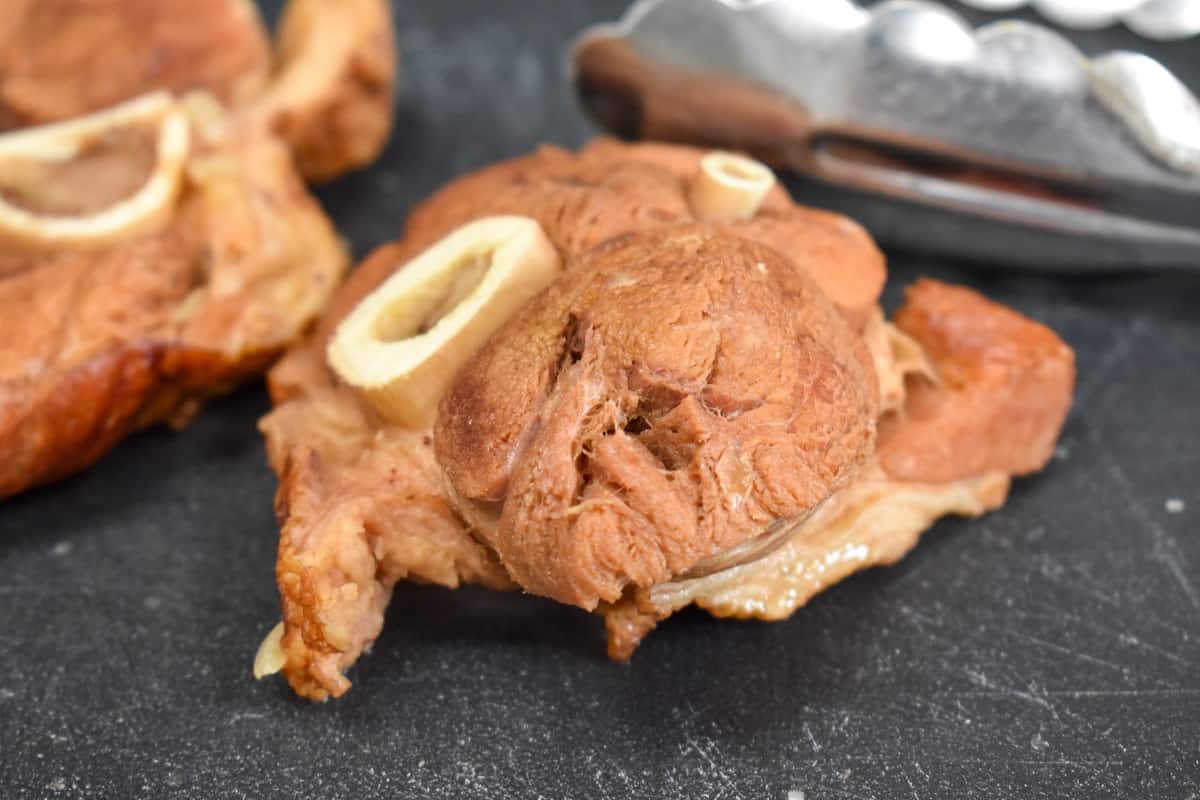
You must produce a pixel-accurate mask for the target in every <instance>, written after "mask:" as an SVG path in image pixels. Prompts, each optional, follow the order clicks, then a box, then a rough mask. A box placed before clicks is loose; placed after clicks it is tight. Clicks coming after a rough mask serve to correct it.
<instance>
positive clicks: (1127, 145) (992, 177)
mask: <svg viewBox="0 0 1200 800" xmlns="http://www.w3.org/2000/svg"><path fill="white" fill-rule="evenodd" d="M572 66H573V68H572V70H571V78H572V81H573V83H574V86H575V88H576V91H577V93H578V96H579V98H580V100H581V102H582V103H583V105H584V107H585V108H586V109H587V110H588V111H589V112H590V113H591V114H592V116H594V117H595V118H596V119H597V120H598V121H599V122H600V123H601V124H602V125H603V126H604V127H606V128H607V129H609V130H610V131H612V132H613V133H616V134H618V135H621V136H624V137H626V138H649V139H658V140H665V141H679V142H689V143H693V144H699V145H703V146H709V147H720V148H730V149H738V150H744V151H747V152H749V153H752V154H754V155H756V156H757V157H759V158H761V159H763V160H765V161H767V162H769V163H772V164H774V165H776V166H780V167H785V168H790V169H793V170H795V171H797V172H799V173H802V174H804V175H806V176H809V177H811V178H815V179H817V180H818V181H821V182H823V183H825V184H834V185H837V186H840V187H845V188H849V189H852V190H855V192H856V193H859V194H861V193H866V194H869V195H872V196H874V198H875V199H874V200H871V201H868V202H865V203H863V202H861V200H860V202H858V203H856V204H855V205H854V206H853V213H854V215H855V216H856V217H858V218H859V219H860V220H861V221H862V222H864V223H865V224H866V225H867V227H868V228H870V229H871V230H872V231H873V232H874V233H875V234H876V235H877V236H879V237H880V238H882V239H884V240H887V241H892V242H896V243H899V244H901V245H910V246H911V245H915V246H918V247H921V248H923V249H935V250H940V251H942V252H951V253H955V254H960V255H967V256H975V257H981V258H985V259H989V260H997V259H999V260H1005V261H1015V262H1021V263H1026V264H1036V265H1038V266H1046V267H1057V268H1063V269H1092V268H1121V267H1131V266H1157V267H1184V268H1186V267H1193V268H1200V102H1198V101H1197V99H1196V97H1195V96H1194V95H1193V94H1192V93H1191V92H1190V91H1189V90H1188V89H1187V87H1185V86H1184V85H1183V84H1182V83H1181V82H1180V81H1179V80H1178V79H1177V78H1175V77H1174V76H1173V75H1172V74H1171V73H1170V72H1168V71H1167V70H1166V69H1165V68H1164V67H1163V66H1162V65H1160V64H1159V63H1158V62H1156V61H1154V60H1153V59H1151V58H1149V57H1147V56H1144V55H1139V54H1136V53H1130V52H1112V53H1107V54H1105V55H1102V56H1099V57H1097V58H1094V59H1090V60H1089V59H1088V58H1087V57H1086V56H1084V55H1083V53H1081V52H1080V51H1079V50H1078V49H1076V48H1075V46H1074V45H1072V44H1071V43H1070V42H1068V41H1067V40H1066V39H1064V38H1062V37H1061V36H1060V35H1059V34H1057V33H1055V32H1054V31H1052V30H1050V29H1048V28H1043V27H1040V26H1037V25H1032V24H1028V23H1022V22H999V23H995V24H992V25H988V26H986V27H984V28H980V29H979V30H972V29H971V28H970V27H969V26H968V25H967V24H966V23H965V21H963V20H962V19H961V18H960V17H959V16H958V15H956V14H955V13H953V12H952V11H949V10H948V9H946V8H944V7H942V6H939V5H937V4H934V3H932V2H925V1H924V0H891V1H890V2H885V3H882V4H880V5H878V6H875V7H874V8H872V9H869V10H867V9H863V8H860V7H859V6H857V5H855V4H854V3H853V2H851V1H850V0H641V2H637V3H636V4H635V5H634V6H633V7H632V8H631V9H630V10H629V11H628V13H627V14H626V15H625V17H624V19H622V20H621V21H620V22H618V23H615V24H613V25H603V26H598V27H595V28H592V29H590V30H588V31H585V32H584V34H583V35H582V36H581V38H580V39H579V40H578V41H577V42H576V44H575V47H574V50H573V55H572ZM881 197H882V198H886V199H887V201H886V202H880V201H879V199H878V198H881ZM947 211H949V212H952V213H951V214H950V215H947V214H946V212H947Z"/></svg>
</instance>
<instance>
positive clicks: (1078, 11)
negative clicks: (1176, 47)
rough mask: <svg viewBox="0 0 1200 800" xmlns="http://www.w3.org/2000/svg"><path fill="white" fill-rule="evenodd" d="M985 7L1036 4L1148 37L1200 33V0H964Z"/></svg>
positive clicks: (1053, 13) (1071, 20) (1070, 20)
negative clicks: (1120, 25)
mask: <svg viewBox="0 0 1200 800" xmlns="http://www.w3.org/2000/svg"><path fill="white" fill-rule="evenodd" d="M961 2H962V3H964V4H965V5H969V6H972V7H974V8H977V9H979V10H981V11H992V12H1007V11H1016V10H1017V9H1019V8H1024V7H1025V6H1032V7H1033V9H1034V10H1035V11H1037V12H1038V13H1039V14H1041V15H1042V16H1043V17H1045V18H1046V19H1048V20H1050V21H1051V22H1053V23H1055V24H1056V25H1062V26H1064V27H1067V28H1078V29H1083V30H1094V29H1096V28H1104V27H1107V26H1109V25H1113V24H1115V23H1117V22H1122V23H1124V24H1125V26H1126V27H1127V28H1129V29H1130V30H1132V31H1133V32H1134V33H1137V34H1139V35H1141V36H1144V37H1146V38H1147V39H1159V40H1163V41H1167V40H1171V39H1187V38H1190V37H1192V36H1195V35H1196V34H1198V33H1200V0H961Z"/></svg>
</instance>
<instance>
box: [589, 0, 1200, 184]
mask: <svg viewBox="0 0 1200 800" xmlns="http://www.w3.org/2000/svg"><path fill="white" fill-rule="evenodd" d="M977 1H978V0H977ZM1003 1H1004V0H997V2H993V5H997V4H998V2H1003ZM662 2H664V0H638V1H637V2H635V3H634V4H633V5H632V6H631V7H630V8H629V9H628V10H626V12H625V14H624V15H623V16H622V17H621V18H620V19H619V20H617V21H615V22H612V23H603V24H600V25H596V26H593V27H591V28H589V29H587V30H586V31H584V33H583V35H582V36H581V37H580V39H579V41H582V40H584V39H586V38H588V37H590V36H593V35H608V36H617V37H621V38H628V37H630V36H631V35H633V34H634V33H635V32H636V30H637V27H638V25H639V23H640V22H641V20H642V19H644V18H645V17H646V16H647V15H648V14H649V12H650V11H651V9H652V8H654V7H655V6H657V5H659V4H661V3H662ZM693 2H695V3H697V4H706V5H707V6H708V7H710V8H713V9H714V10H716V11H717V12H718V13H722V12H726V13H728V12H731V13H735V14H736V13H741V12H743V11H746V10H749V9H761V8H763V7H764V6H770V5H772V4H775V3H790V2H798V0H693ZM1007 2H1009V4H1011V3H1012V0H1007ZM899 6H904V7H905V8H907V9H915V10H917V11H921V12H926V13H929V14H930V15H935V16H937V17H938V18H939V19H940V21H941V22H946V21H950V22H953V23H954V24H955V25H956V26H957V27H958V28H959V29H960V32H961V34H962V39H961V41H960V43H961V44H965V45H966V46H972V45H973V46H975V47H979V48H983V47H984V46H985V45H986V44H987V42H988V41H989V40H992V39H994V38H996V37H998V36H1003V37H1014V36H1022V35H1023V36H1025V37H1027V39H1028V46H1029V47H1030V48H1031V49H1033V48H1038V49H1043V50H1045V51H1047V53H1049V51H1051V50H1057V51H1058V54H1059V55H1060V56H1061V55H1063V54H1066V55H1068V58H1067V59H1061V58H1060V60H1059V63H1064V62H1067V63H1070V64H1072V65H1074V66H1075V67H1077V68H1078V70H1079V73H1078V75H1076V76H1073V77H1075V78H1076V79H1078V80H1080V81H1081V82H1084V83H1086V84H1087V85H1088V88H1089V89H1090V91H1091V93H1092V94H1093V95H1094V96H1095V97H1096V99H1097V100H1098V101H1099V102H1100V103H1101V104H1102V105H1103V106H1104V107H1105V108H1107V109H1108V110H1109V111H1110V112H1111V113H1112V114H1113V115H1114V116H1115V117H1116V118H1117V119H1118V120H1120V121H1121V122H1122V123H1123V124H1124V125H1125V126H1126V128H1127V129H1128V130H1129V132H1130V133H1131V134H1132V135H1133V136H1134V138H1135V139H1136V140H1137V141H1138V142H1139V143H1140V144H1141V145H1142V147H1143V148H1144V149H1145V150H1146V151H1147V152H1149V153H1150V154H1151V155H1153V156H1154V157H1156V158H1157V159H1158V160H1159V161H1161V162H1162V163H1164V164H1165V165H1167V166H1169V167H1170V168H1172V169H1174V170H1176V171H1178V172H1182V173H1186V174H1188V175H1200V100H1198V99H1197V98H1196V96H1195V95H1194V94H1193V93H1192V92H1191V90H1189V89H1188V88H1187V86H1185V85H1184V84H1183V83H1182V82H1181V81H1180V80H1179V79H1178V78H1177V77H1175V75H1174V74H1172V73H1171V72H1170V71H1169V70H1168V69H1167V68H1166V67H1164V66H1162V64H1160V63H1159V62H1157V61H1155V60H1154V59H1152V58H1150V57H1149V56H1146V55H1142V54H1138V53H1132V52H1128V51H1113V52H1109V53H1103V54H1100V55H1098V56H1096V57H1094V58H1092V59H1089V58H1088V57H1087V56H1086V55H1085V54H1084V53H1083V51H1082V50H1080V49H1079V48H1078V47H1076V46H1075V45H1074V44H1073V43H1072V42H1071V41H1069V40H1068V39H1066V38H1065V37H1064V36H1063V35H1062V34H1060V33H1058V32H1057V31H1055V30H1053V29H1051V28H1048V27H1045V26H1041V25H1035V24H1032V23H1027V22H1021V21H1003V20H1002V21H998V22H994V23H990V24H988V25H984V26H982V27H980V28H978V29H975V28H973V27H972V26H971V24H970V23H969V22H968V21H967V20H966V19H965V18H964V17H963V16H962V15H961V14H959V13H957V12H955V11H953V10H952V9H949V8H947V7H945V6H943V5H940V4H938V3H934V2H931V0H887V1H886V2H883V3H879V4H877V5H875V6H872V7H871V8H869V9H864V8H862V7H861V6H859V5H858V4H857V3H855V2H854V0H804V7H803V12H804V15H805V17H807V18H809V19H815V18H821V19H823V20H829V21H830V22H831V23H832V24H831V27H835V28H837V29H838V30H843V31H849V30H853V29H856V28H859V27H864V26H867V25H871V24H873V23H877V22H878V20H879V19H882V18H884V17H886V16H887V14H888V12H889V11H890V10H892V9H894V8H896V7H899ZM931 63H932V58H931Z"/></svg>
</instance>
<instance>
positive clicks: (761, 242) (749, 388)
mask: <svg viewBox="0 0 1200 800" xmlns="http://www.w3.org/2000/svg"><path fill="white" fill-rule="evenodd" d="M701 155H702V153H701V152H699V151H696V150H692V149H689V148H682V147H667V146H661V145H622V144H617V143H614V142H607V141H603V142H597V143H595V144H593V145H590V146H588V147H587V148H584V149H583V150H582V151H580V152H579V153H578V154H572V153H568V152H565V151H562V150H558V149H555V148H543V149H542V150H539V151H538V152H537V153H535V154H533V155H531V156H527V157H525V158H520V159H516V160H513V161H510V162H505V163H503V164H499V165H496V166H494V167H490V168H488V169H485V170H482V171H480V172H478V173H475V174H473V175H469V176H466V177H463V178H460V179H459V180H457V181H454V182H453V183H451V184H450V185H448V186H447V187H446V188H444V189H443V190H441V191H440V192H438V193H437V194H435V195H434V196H433V197H432V198H431V199H430V200H429V201H427V202H426V203H425V204H423V205H422V206H421V207H419V208H418V209H417V210H416V211H414V213H413V214H412V216H411V218H410V220H409V223H408V226H407V228H406V235H405V237H404V238H403V239H402V240H401V241H399V242H397V243H395V244H392V245H386V246H384V247H383V248H380V250H379V251H377V252H376V253H375V254H374V255H373V256H372V257H371V258H369V259H368V260H367V261H366V262H365V263H364V264H363V265H362V267H360V268H359V269H358V270H356V271H355V273H354V274H353V275H352V276H351V278H350V280H349V281H348V282H347V284H346V285H345V286H344V287H343V289H342V291H341V292H340V293H339V295H338V297H337V298H336V299H335V300H334V303H333V305H332V307H331V311H330V312H329V313H328V314H327V315H326V317H325V319H324V320H323V321H322V323H321V324H320V326H319V327H318V329H317V330H316V332H315V333H314V335H313V336H312V337H311V338H310V340H309V341H308V342H307V343H306V344H304V345H302V346H300V347H298V348H296V349H294V350H293V351H292V352H291V353H290V354H289V355H288V356H287V357H286V358H285V359H284V360H283V361H281V362H280V364H279V365H277V366H276V367H275V368H274V369H273V370H272V372H271V375H270V384H271V389H272V396H273V397H274V399H275V402H276V403H277V406H276V409H275V410H274V411H273V412H272V413H271V414H270V415H268V416H267V417H266V418H265V419H264V420H263V422H262V425H261V427H262V429H263V431H264V434H265V435H266V438H267V443H268V450H269V453H270V455H271V462H272V465H273V467H274V469H275V470H276V472H277V473H279V475H280V486H279V492H278V496H277V508H278V510H279V515H280V522H281V526H282V536H281V543H280V561H279V566H278V577H279V589H280V595H281V599H282V605H283V619H284V623H283V638H282V648H281V653H280V654H279V657H278V663H279V665H280V667H281V668H282V671H283V672H284V674H285V676H286V677H287V678H288V680H289V682H290V683H291V685H292V686H293V688H294V689H295V690H296V691H297V692H299V693H300V694H302V695H304V696H307V697H311V698H317V699H319V698H323V697H326V696H328V695H330V694H333V695H338V694H341V693H342V692H344V691H345V690H346V688H347V687H348V686H349V683H348V681H347V680H346V678H345V677H344V675H343V674H342V673H343V671H344V669H345V668H346V667H347V666H348V665H349V664H351V663H352V662H353V661H354V660H355V659H356V658H357V657H358V656H359V655H360V654H361V653H362V651H363V650H364V649H365V647H367V646H368V645H369V644H370V643H371V641H373V639H374V637H375V636H376V635H378V633H379V629H380V625H381V619H382V617H381V614H382V609H383V605H384V604H385V603H386V601H387V597H388V594H389V592H390V590H391V587H392V585H393V584H394V583H395V581H396V580H399V579H401V578H403V577H405V576H410V577H413V578H415V579H417V580H423V581H430V582H436V583H439V584H442V585H447V586H454V585H457V584H458V583H460V582H477V583H481V584H483V585H486V586H491V587H494V588H521V589H524V590H526V591H533V592H537V593H542V594H546V595H548V596H551V597H555V598H557V599H559V600H562V601H564V602H570V603H575V604H577V605H581V606H584V607H588V608H591V607H595V608H596V610H597V611H598V612H600V613H602V614H603V615H604V616H605V618H606V621H607V624H608V630H609V651H610V654H611V655H612V656H613V657H617V658H623V657H627V656H628V655H629V654H630V653H631V652H632V650H633V649H634V647H636V644H637V642H638V641H640V640H641V638H642V637H643V636H644V635H645V634H646V633H648V632H649V631H650V630H651V629H653V627H654V626H655V625H656V624H657V623H658V621H659V620H660V619H662V618H663V617H665V616H667V615H669V614H670V613H672V612H673V611H675V610H677V609H678V608H681V607H682V606H684V605H687V604H688V603H690V602H695V603H698V604H700V605H701V606H703V607H705V608H707V609H709V610H711V611H712V612H713V613H716V614H719V615H736V616H756V617H760V618H764V619H778V618H781V617H784V616H786V615H787V614H789V613H791V612H792V611H794V610H795V609H796V608H798V607H799V606H800V605H803V603H804V602H806V601H807V600H808V599H809V598H810V597H811V596H812V595H813V594H815V593H816V592H818V591H820V590H821V589H822V588H824V587H826V586H828V585H830V584H831V583H833V582H836V581H837V580H840V579H841V578H842V577H844V576H845V575H847V574H849V573H850V572H853V571H855V570H857V569H861V568H863V567H865V566H869V565H871V564H880V563H890V562H891V561H894V560H895V559H896V558H899V557H900V556H901V555H902V554H903V553H904V552H905V551H907V550H908V549H909V548H910V547H911V546H912V545H913V544H914V543H915V541H916V538H917V536H918V535H919V534H920V532H921V531H922V530H923V529H925V528H926V527H928V525H930V524H931V523H932V522H933V521H934V520H935V519H936V518H937V517H939V516H941V515H944V514H947V513H957V514H967V515H975V514H980V513H983V512H984V511H986V510H989V509H992V508H995V507H996V506H998V505H1000V504H1001V503H1002V502H1003V499H1004V496H1005V494H1006V492H1007V489H1008V481H1009V474H1010V473H1015V472H1024V471H1027V470H1028V469H1030V468H1033V467H1035V466H1036V465H1038V464H1040V463H1042V461H1044V458H1045V456H1046V443H1047V442H1051V441H1053V439H1054V437H1055V436H1056V435H1057V432H1058V427H1059V426H1060V424H1061V421H1062V418H1063V415H1064V414H1065V411H1066V408H1067V406H1068V405H1069V402H1070V387H1071V381H1072V379H1073V365H1072V364H1071V361H1070V351H1069V349H1067V348H1066V347H1065V346H1064V345H1062V344H1061V342H1059V341H1058V339H1057V338H1056V337H1054V336H1053V334H1051V333H1049V332H1048V331H1047V330H1046V329H1045V328H1044V327H1042V326H1040V325H1037V324H1036V323H1033V322H1030V321H1029V320H1025V319H1024V318H1022V317H1020V316H1019V315H1017V314H1015V313H1014V312H1011V311H1008V310H1007V309H1003V308H1001V307H999V306H996V305H994V304H991V303H988V302H987V301H984V300H982V298H979V297H978V296H977V295H975V294H973V293H970V292H966V291H965V290H959V289H955V288H953V287H948V286H945V285H943V284H938V283H935V282H921V283H919V284H918V285H917V287H916V288H915V289H914V290H913V291H912V293H911V294H910V302H909V304H908V306H907V307H906V309H905V310H904V311H902V312H901V313H900V314H899V315H898V317H897V325H898V327H889V326H887V325H885V324H884V323H883V321H882V319H881V318H880V316H879V312H878V310H877V306H876V302H877V297H878V293H879V290H880V288H881V286H882V282H883V263H882V258H881V257H880V256H879V253H878V251H877V250H876V249H875V248H874V246H873V245H872V244H871V242H870V240H869V239H868V238H867V237H866V235H865V234H863V233H862V231H861V229H859V228H858V227H857V226H855V225H854V224H853V223H850V222H848V221H845V220H842V219H841V218H840V217H837V216H836V215H832V214H825V213H823V212H814V211H809V210H806V209H800V208H798V207H796V206H794V205H792V203H791V201H790V200H789V199H788V198H787V197H786V195H784V194H783V193H782V191H781V190H779V189H774V190H772V192H771V194H770V195H768V197H767V200H766V201H765V203H764V204H763V205H762V206H761V208H759V210H758V212H757V213H756V214H755V215H754V216H753V217H752V218H751V219H749V220H745V221H741V222H725V223H713V222H709V223H698V222H697V221H696V220H695V219H694V217H693V215H692V213H691V210H690V207H689V205H688V200H687V193H686V188H687V182H688V181H689V180H690V178H691V176H692V175H694V174H695V172H696V170H697V165H698V163H699V159H700V156H701ZM502 213H507V214H519V215H522V216H527V217H532V218H534V219H536V220H537V221H538V222H539V223H540V225H541V226H542V228H543V230H544V231H545V232H546V234H547V236H548V237H549V239H550V241H551V242H553V244H554V245H555V246H556V247H557V248H558V250H559V252H560V254H561V255H562V258H563V261H564V267H565V272H564V273H563V274H562V276H561V277H560V278H559V279H558V280H557V282H555V283H554V284H552V285H551V287H550V288H549V289H547V290H546V291H545V292H543V293H542V294H540V295H538V296H537V297H535V298H534V300H532V301H531V302H530V303H529V304H527V305H526V306H525V307H524V308H523V309H522V310H521V311H520V312H518V314H517V315H516V316H515V317H513V318H512V319H511V320H510V321H509V322H508V323H507V324H506V325H505V326H503V327H502V328H500V330H499V331H498V332H497V333H495V334H493V336H492V337H491V339H490V340H489V341H488V343H487V344H486V345H485V346H484V347H483V349H481V350H480V351H479V352H478V353H476V355H475V356H474V357H473V359H472V360H471V361H469V362H468V364H467V366H466V367H464V368H463V369H462V370H461V371H460V372H459V377H458V379H457V381H456V382H455V384H454V385H453V386H452V388H451V389H450V391H449V392H448V393H447V395H446V396H445V397H444V398H443V403H442V407H441V411H440V414H439V421H438V424H437V426H436V436H434V435H433V434H434V433H435V432H431V431H407V430H403V429H401V428H399V427H397V426H394V425H389V424H386V423H384V422H383V421H382V419H381V418H380V417H378V416H377V415H376V414H375V412H374V411H372V410H371V409H370V407H369V405H368V404H367V403H366V402H364V401H363V399H362V398H361V397H360V396H359V395H358V394H357V393H356V392H355V391H354V390H353V389H352V388H350V387H348V386H346V385H344V384H342V383H341V382H340V381H339V380H338V379H337V378H336V377H335V376H334V375H333V374H332V372H331V371H330V369H329V368H328V366H327V365H326V362H325V348H326V345H327V343H328V341H329V338H330V336H331V335H332V334H333V332H334V330H335V328H336V327H337V324H338V322H339V321H340V320H341V319H343V318H344V317H345V316H346V315H347V314H348V313H349V312H350V311H351V310H352V309H353V308H354V307H355V306H356V305H357V304H358V302H359V301H360V300H362V298H364V297H365V296H367V295H368V294H369V293H370V292H371V291H373V290H374V289H375V288H376V287H377V286H378V285H379V284H380V283H381V282H382V281H384V280H385V279H386V278H388V277H389V276H390V275H391V274H392V273H393V272H394V271H395V270H396V269H397V268H399V267H400V266H402V265H403V264H404V263H405V262H406V261H408V260H409V259H411V258H413V257H414V256H415V255H416V254H418V253H419V252H421V251H422V250H424V249H425V248H427V247H428V246H430V245H431V244H433V243H434V242H435V241H437V240H439V239H441V238H442V237H443V236H445V235H447V234H448V233H450V232H451V231H453V230H455V229H457V228H458V227H459V226H461V225H463V224H465V223H467V222H469V221H471V220H473V219H477V218H480V217H483V216H487V215H494V214H502ZM941 300H944V303H942V302H941ZM922 309H924V310H925V312H928V313H927V315H926V316H927V317H928V320H937V321H936V322H934V321H927V322H925V323H921V322H918V321H917V320H918V319H919V318H921V317H922V313H921V311H920V310H922ZM838 312H840V313H838ZM934 312H936V313H934ZM938 331H941V333H937V332H938ZM939 342H940V344H939ZM926 351H927V353H926ZM1047 361H1053V362H1055V363H1054V365H1048V364H1047V363H1045V362H1047ZM977 381H981V382H983V383H981V384H976V383H975V382H977ZM977 385H978V386H979V388H978V389H976V388H974V387H976V386H977ZM1027 402H1028V403H1032V404H1035V405H1037V406H1038V408H1039V409H1040V410H1039V411H1037V412H1036V413H1034V412H1030V414H1029V423H1028V425H1027V427H1024V428H1022V429H1021V430H1022V439H1023V441H1018V442H1015V443H1012V442H1007V441H1005V442H997V441H994V439H992V438H987V439H985V438H984V437H997V436H998V433H997V430H998V428H997V425H998V423H997V422H996V421H997V420H999V419H1000V418H1001V417H1002V416H1003V415H1004V414H1007V413H1010V411H1011V410H1012V409H1015V408H1020V407H1022V406H1023V404H1025V403H1027ZM877 424H878V426H879V428H880V430H881V434H880V439H879V441H880V442H881V443H882V444H881V446H880V447H878V448H877V446H876V437H875V429H876V425H877ZM910 426H911V427H910ZM919 426H928V429H929V430H939V429H944V430H948V431H953V432H954V435H956V436H960V437H962V438H961V439H960V442H962V444H961V445H960V447H961V448H962V449H965V450H968V451H980V450H982V451H986V453H987V454H986V455H982V456H981V455H978V454H976V455H956V460H955V461H954V462H953V464H952V465H951V466H949V467H946V468H944V469H942V470H941V471H940V472H939V471H931V470H929V469H928V466H927V464H926V462H925V461H923V460H922V458H921V457H918V456H920V454H921V453H923V452H924V451H923V450H922V449H921V446H922V445H923V444H924V442H925V440H924V438H923V436H924V434H920V435H918V434H916V433H912V432H911V431H916V430H917V429H918V428H919ZM938 426H941V427H940V428H939V427H938ZM434 438H436V441H435V442H434ZM431 442H434V447H433V448H432V449H431V447H430V443H431ZM893 461H895V464H911V465H914V466H909V467H905V468H902V467H899V466H895V465H893V464H892V462H893ZM893 469H894V470H896V472H895V473H894V474H893V472H892V471H891V470H893ZM904 469H907V471H903V470H904ZM270 660H271V659H266V661H270Z"/></svg>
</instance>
